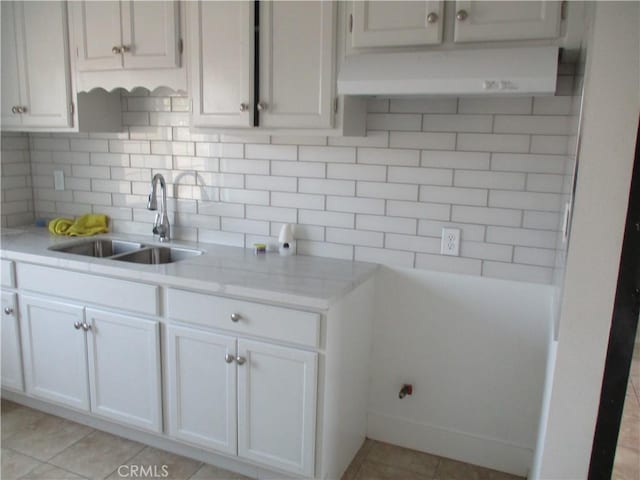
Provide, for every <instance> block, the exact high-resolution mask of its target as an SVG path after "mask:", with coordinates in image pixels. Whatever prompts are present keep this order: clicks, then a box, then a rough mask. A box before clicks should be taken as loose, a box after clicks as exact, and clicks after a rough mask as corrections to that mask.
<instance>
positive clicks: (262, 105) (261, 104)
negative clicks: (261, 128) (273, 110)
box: [257, 102, 267, 112]
mask: <svg viewBox="0 0 640 480" xmlns="http://www.w3.org/2000/svg"><path fill="white" fill-rule="evenodd" d="M257 107H258V111H260V112H261V111H263V110H266V109H267V104H266V103H264V102H258V105H257Z"/></svg>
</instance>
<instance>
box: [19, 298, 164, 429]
mask: <svg viewBox="0 0 640 480" xmlns="http://www.w3.org/2000/svg"><path fill="white" fill-rule="evenodd" d="M21 304H22V316H21V327H22V328H21V330H22V333H23V337H22V347H23V351H24V367H25V384H26V391H27V393H28V394H30V395H32V396H34V397H37V398H41V399H43V400H50V401H54V402H56V403H60V404H63V405H67V406H70V407H74V408H78V409H81V410H86V411H91V412H92V413H95V414H97V415H100V416H103V417H106V418H110V419H113V420H117V421H120V422H122V423H126V424H128V425H133V426H136V427H141V428H144V429H147V430H152V431H161V430H162V420H161V418H162V415H161V411H162V409H161V391H160V385H161V384H160V346H159V333H158V322H157V321H152V320H145V319H141V318H137V317H132V316H128V315H117V314H113V313H109V312H104V311H100V310H94V309H90V308H87V309H86V311H85V308H84V307H83V306H79V305H74V304H70V303H64V302H59V301H53V300H49V299H44V298H38V297H31V296H27V295H23V296H21Z"/></svg>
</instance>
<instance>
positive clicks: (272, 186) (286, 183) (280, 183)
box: [221, 160, 298, 192]
mask: <svg viewBox="0 0 640 480" xmlns="http://www.w3.org/2000/svg"><path fill="white" fill-rule="evenodd" d="M245 161H246V160H245ZM258 161H261V160H258ZM221 166H222V165H221ZM223 171H224V170H223ZM247 173H248V172H247ZM245 179H246V180H245V181H246V183H245V186H246V187H247V188H249V189H251V190H270V191H276V192H295V191H296V190H297V189H298V180H297V179H296V178H295V177H276V176H273V175H246V177H245Z"/></svg>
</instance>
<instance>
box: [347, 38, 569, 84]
mask: <svg viewBox="0 0 640 480" xmlns="http://www.w3.org/2000/svg"><path fill="white" fill-rule="evenodd" d="M557 68H558V47H555V46H551V47H522V48H496V49H477V50H447V51H443V50H439V51H431V52H411V53H371V54H370V53H367V54H360V55H351V56H348V57H346V59H345V61H344V63H343V65H342V68H341V70H340V73H339V75H338V93H339V94H340V95H380V96H392V95H393V96H395V95H412V96H415V95H446V96H467V95H510V96H517V95H520V96H525V95H526V96H529V95H553V94H554V93H555V90H556V75H557Z"/></svg>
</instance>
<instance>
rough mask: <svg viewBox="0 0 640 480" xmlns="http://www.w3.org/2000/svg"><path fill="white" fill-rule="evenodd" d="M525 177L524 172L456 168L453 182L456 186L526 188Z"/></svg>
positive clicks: (506, 188)
mask: <svg viewBox="0 0 640 480" xmlns="http://www.w3.org/2000/svg"><path fill="white" fill-rule="evenodd" d="M525 179H526V176H525V175H524V174H523V173H506V172H479V171H476V170H456V173H455V178H454V181H453V184H454V185H455V186H456V187H458V186H459V187H473V188H498V189H504V190H524V186H525Z"/></svg>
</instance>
